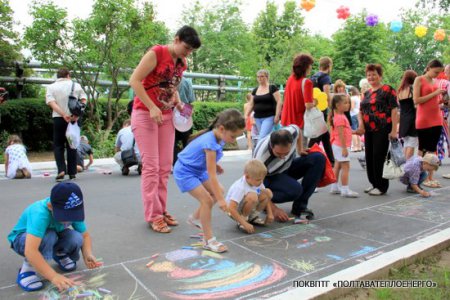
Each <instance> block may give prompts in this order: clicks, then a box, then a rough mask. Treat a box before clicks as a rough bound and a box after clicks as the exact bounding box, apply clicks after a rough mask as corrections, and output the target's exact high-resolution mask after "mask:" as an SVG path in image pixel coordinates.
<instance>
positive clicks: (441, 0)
mask: <svg viewBox="0 0 450 300" xmlns="http://www.w3.org/2000/svg"><path fill="white" fill-rule="evenodd" d="M420 3H421V4H422V7H427V6H432V7H437V6H438V7H439V8H440V9H443V10H444V11H446V12H448V11H449V9H450V0H420Z"/></svg>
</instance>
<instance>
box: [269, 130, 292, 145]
mask: <svg viewBox="0 0 450 300" xmlns="http://www.w3.org/2000/svg"><path fill="white" fill-rule="evenodd" d="M293 142H294V137H293V136H292V134H291V133H290V132H289V131H287V130H286V129H280V130H277V131H274V132H272V134H271V135H270V145H271V147H274V146H276V145H281V146H284V147H286V146H289V145H291V144H292V143H293Z"/></svg>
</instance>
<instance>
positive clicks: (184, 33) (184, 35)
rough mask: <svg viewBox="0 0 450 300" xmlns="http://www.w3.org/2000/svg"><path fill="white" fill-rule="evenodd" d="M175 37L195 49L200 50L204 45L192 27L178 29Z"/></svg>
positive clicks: (185, 26)
mask: <svg viewBox="0 0 450 300" xmlns="http://www.w3.org/2000/svg"><path fill="white" fill-rule="evenodd" d="M175 36H177V37H178V38H179V39H180V41H182V42H185V43H186V44H188V45H189V46H191V47H192V48H194V49H198V48H200V46H201V45H202V42H201V41H200V38H199V36H198V33H197V31H196V30H195V29H194V28H192V27H190V26H187V25H184V26H183V27H181V28H180V29H178V31H177V33H176V34H175Z"/></svg>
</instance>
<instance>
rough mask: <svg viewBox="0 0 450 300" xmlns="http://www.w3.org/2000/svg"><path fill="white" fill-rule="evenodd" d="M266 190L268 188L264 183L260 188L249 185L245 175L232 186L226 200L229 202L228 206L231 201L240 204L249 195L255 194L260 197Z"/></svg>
mask: <svg viewBox="0 0 450 300" xmlns="http://www.w3.org/2000/svg"><path fill="white" fill-rule="evenodd" d="M265 188H266V187H265V186H264V184H263V183H261V185H260V186H251V185H249V184H248V183H247V180H245V175H244V176H242V177H241V178H239V179H238V180H236V181H235V182H234V183H233V184H232V185H231V187H230V189H229V190H228V193H227V196H226V198H225V200H226V201H227V204H230V201H234V202H236V203H238V204H239V203H241V201H242V200H243V199H244V197H245V196H246V195H247V194H248V193H251V192H253V193H256V194H257V195H259V194H260V193H261V191H262V190H264V189H265Z"/></svg>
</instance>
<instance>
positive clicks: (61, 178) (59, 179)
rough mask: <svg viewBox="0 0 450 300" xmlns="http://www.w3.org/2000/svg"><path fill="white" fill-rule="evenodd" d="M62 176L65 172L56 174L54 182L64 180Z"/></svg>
mask: <svg viewBox="0 0 450 300" xmlns="http://www.w3.org/2000/svg"><path fill="white" fill-rule="evenodd" d="M64 176H66V172H61V173H59V174H58V176H56V178H55V180H56V182H61V181H63V180H64Z"/></svg>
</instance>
